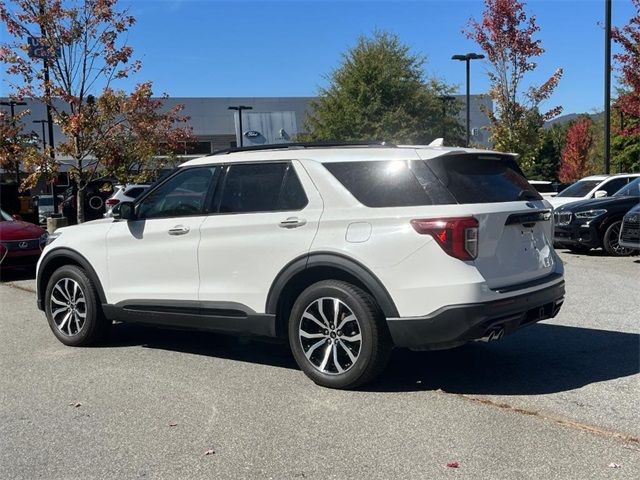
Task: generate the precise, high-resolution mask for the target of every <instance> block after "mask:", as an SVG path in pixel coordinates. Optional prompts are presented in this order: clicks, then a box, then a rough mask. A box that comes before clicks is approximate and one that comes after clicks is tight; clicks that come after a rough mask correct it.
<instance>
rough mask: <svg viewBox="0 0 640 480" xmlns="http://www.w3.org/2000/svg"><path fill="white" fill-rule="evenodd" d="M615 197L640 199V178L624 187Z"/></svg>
mask: <svg viewBox="0 0 640 480" xmlns="http://www.w3.org/2000/svg"><path fill="white" fill-rule="evenodd" d="M613 196H614V197H640V177H638V178H636V179H635V180H634V181H633V182H631V183H628V184H627V185H626V186H624V187H622V188H621V189H620V190H618V191H617V192H616V193H614V194H613Z"/></svg>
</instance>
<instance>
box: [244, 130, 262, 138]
mask: <svg viewBox="0 0 640 480" xmlns="http://www.w3.org/2000/svg"><path fill="white" fill-rule="evenodd" d="M244 136H245V137H247V138H256V137H259V136H260V132H256V131H255V130H249V131H248V132H245V133H244Z"/></svg>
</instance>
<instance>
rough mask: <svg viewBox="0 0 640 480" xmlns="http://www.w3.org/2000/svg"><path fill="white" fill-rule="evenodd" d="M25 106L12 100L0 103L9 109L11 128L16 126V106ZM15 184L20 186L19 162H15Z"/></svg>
mask: <svg viewBox="0 0 640 480" xmlns="http://www.w3.org/2000/svg"><path fill="white" fill-rule="evenodd" d="M26 104H27V102H15V101H13V100H11V101H9V102H0V105H2V106H3V107H9V108H10V109H11V126H12V127H15V126H16V121H15V118H14V117H15V116H16V111H15V108H16V106H25V105H26ZM16 184H17V185H20V160H19V159H18V160H16Z"/></svg>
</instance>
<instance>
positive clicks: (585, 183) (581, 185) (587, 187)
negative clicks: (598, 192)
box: [556, 180, 602, 197]
mask: <svg viewBox="0 0 640 480" xmlns="http://www.w3.org/2000/svg"><path fill="white" fill-rule="evenodd" d="M601 182H602V180H580V181H579V182H576V183H574V184H573V185H571V186H570V187H567V188H565V189H564V190H563V191H561V192H560V193H559V194H558V195H556V197H584V196H585V195H586V194H587V193H589V192H590V191H591V190H593V189H594V188H595V187H596V186H598V184H599V183H601Z"/></svg>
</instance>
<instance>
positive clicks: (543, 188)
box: [531, 183, 555, 193]
mask: <svg viewBox="0 0 640 480" xmlns="http://www.w3.org/2000/svg"><path fill="white" fill-rule="evenodd" d="M531 186H532V187H533V188H535V189H536V190H537V191H538V192H540V193H553V192H555V190H554V189H553V185H551V184H550V183H532V184H531Z"/></svg>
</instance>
